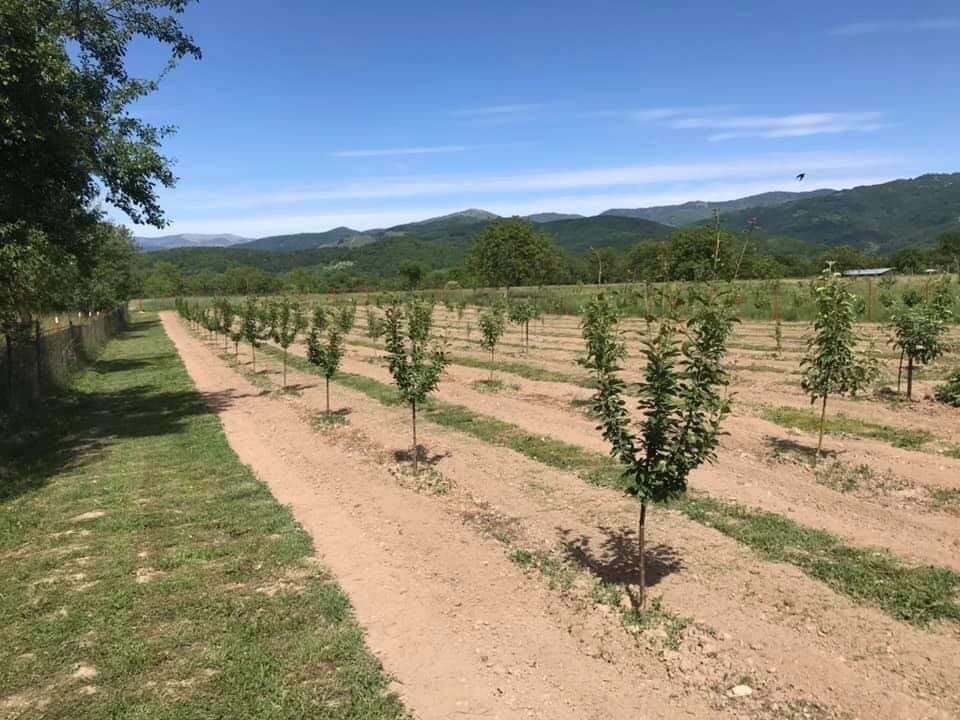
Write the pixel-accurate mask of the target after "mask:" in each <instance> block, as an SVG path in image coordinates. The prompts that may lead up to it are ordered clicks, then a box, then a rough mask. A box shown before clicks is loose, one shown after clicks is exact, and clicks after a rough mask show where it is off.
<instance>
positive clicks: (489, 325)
mask: <svg viewBox="0 0 960 720" xmlns="http://www.w3.org/2000/svg"><path fill="white" fill-rule="evenodd" d="M478 322H479V323H480V333H481V336H480V347H482V348H483V349H484V350H489V351H490V379H491V380H493V362H494V353H495V352H496V350H497V343H499V342H500V338H502V337H503V331H504V329H505V326H506V322H505V320H504V310H503V305H502V304H500V303H499V302H497V303H494V304H493V305H491V306H490V307H488V308H487V309H486V310H484V311H483V312H482V313H480V318H479V320H478Z"/></svg>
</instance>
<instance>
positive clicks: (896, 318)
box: [890, 297, 951, 400]
mask: <svg viewBox="0 0 960 720" xmlns="http://www.w3.org/2000/svg"><path fill="white" fill-rule="evenodd" d="M950 315H951V312H950V310H949V308H948V306H947V305H946V304H945V303H943V302H941V301H940V299H939V298H937V297H935V298H934V300H932V301H930V302H917V303H915V304H912V305H909V304H907V303H905V302H901V303H899V305H898V307H897V308H896V309H895V310H894V311H893V313H892V315H891V321H890V329H891V330H892V331H893V340H892V341H891V344H892V345H893V347H895V348H897V349H899V350H900V353H901V366H902V359H903V358H906V361H907V399H908V400H911V399H913V371H914V369H915V367H916V366H917V365H926V364H928V363H931V362H933V361H934V360H936V359H937V358H938V357H940V356H941V355H943V353H944V352H945V351H946V346H945V344H944V341H943V335H944V333H945V332H946V330H947V320H948V319H949V318H950ZM899 377H900V376H899V374H898V376H897V392H900V379H899Z"/></svg>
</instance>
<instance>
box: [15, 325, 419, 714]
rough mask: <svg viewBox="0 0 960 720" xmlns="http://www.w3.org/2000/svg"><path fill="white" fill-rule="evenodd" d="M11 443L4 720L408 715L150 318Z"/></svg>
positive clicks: (341, 603)
mask: <svg viewBox="0 0 960 720" xmlns="http://www.w3.org/2000/svg"><path fill="white" fill-rule="evenodd" d="M214 401H217V402H228V401H229V400H228V398H215V399H214ZM0 430H2V433H0V438H2V439H0V457H3V458H4V461H3V462H2V463H0V559H2V562H0V588H2V590H0V613H2V615H3V618H4V622H3V623H2V625H0V646H2V648H3V649H2V651H0V659H2V663H0V717H3V718H7V717H10V718H13V717H16V718H47V719H56V718H63V719H70V720H81V719H83V718H91V719H92V718H97V719H99V718H138V719H150V720H152V719H160V718H164V719H170V720H174V719H182V718H258V719H270V720H279V719H281V718H290V719H291V720H292V719H293V718H304V717H323V718H331V719H335V718H336V719H340V718H342V719H347V718H355V719H357V720H360V719H361V718H362V719H365V720H366V719H379V718H399V717H404V716H405V711H404V709H403V708H402V706H401V704H400V702H399V700H398V699H397V698H396V697H395V696H394V695H393V694H391V693H389V692H388V690H387V678H386V677H385V676H384V674H383V673H382V671H381V669H380V667H379V665H378V663H377V662H376V660H375V659H374V658H373V657H372V656H370V655H369V654H368V652H367V651H366V649H365V647H364V644H363V635H362V631H361V630H360V628H358V627H357V625H356V624H355V622H354V620H353V618H352V614H351V610H350V607H349V603H348V601H347V598H346V597H345V595H344V594H343V593H342V592H341V590H340V589H339V588H338V587H337V586H336V584H334V583H333V582H332V580H331V579H330V577H329V576H328V575H327V574H326V573H325V571H324V569H323V568H322V567H320V566H318V565H317V564H316V562H315V561H314V558H313V549H312V547H311V543H310V540H309V538H308V537H307V535H306V534H305V533H304V531H303V530H302V529H301V528H300V527H299V526H298V525H297V523H296V522H295V521H294V520H293V519H292V517H291V516H290V514H289V512H288V511H287V510H286V509H285V508H283V507H281V506H280V505H279V504H277V502H276V501H275V500H274V499H273V497H272V496H271V495H270V493H269V491H268V490H267V488H266V487H265V486H264V485H263V484H261V483H260V482H259V481H258V480H257V479H256V478H255V477H254V476H253V474H252V472H251V471H250V470H249V469H248V468H247V467H246V466H244V465H242V464H241V463H240V462H239V461H238V459H237V458H236V456H235V455H234V453H233V451H232V450H231V449H230V447H229V446H228V444H227V441H226V438H225V436H224V434H223V432H222V429H221V427H220V424H219V422H218V421H217V419H216V417H215V416H214V415H212V414H211V413H210V412H209V410H208V408H207V405H206V404H205V402H204V400H203V398H202V397H201V396H200V395H199V394H198V393H197V392H196V390H195V389H194V387H193V385H192V383H191V381H190V379H189V377H188V376H187V374H186V371H185V370H184V368H183V366H182V364H181V363H180V360H179V359H178V357H177V355H176V353H175V351H174V349H173V346H172V345H171V343H170V342H169V340H168V339H167V337H166V335H165V334H164V332H163V330H162V328H161V327H160V325H159V323H158V322H157V321H156V319H155V318H150V319H147V320H145V321H141V322H138V323H136V324H134V325H133V326H132V327H131V328H130V330H129V331H128V332H126V333H124V334H123V335H122V336H121V337H120V338H118V339H117V340H114V341H113V342H111V343H110V344H109V345H108V346H107V348H106V350H105V351H104V353H103V354H102V355H101V356H100V358H99V360H98V361H97V362H96V363H95V364H94V365H93V366H92V367H91V368H89V369H88V370H86V371H85V372H83V373H82V374H81V375H79V376H78V377H77V379H76V380H75V381H74V383H73V385H72V387H71V389H70V390H69V391H68V392H66V393H64V394H63V395H62V396H60V397H58V398H56V399H55V400H54V401H52V402H51V403H50V405H49V407H48V408H47V409H46V411H45V412H44V414H43V415H41V416H35V417H32V418H26V419H20V420H18V421H17V422H12V421H10V420H7V421H5V423H4V425H3V426H2V427H0Z"/></svg>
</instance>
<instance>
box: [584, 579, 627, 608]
mask: <svg viewBox="0 0 960 720" xmlns="http://www.w3.org/2000/svg"><path fill="white" fill-rule="evenodd" d="M590 594H591V596H592V597H593V602H594V603H596V604H597V605H607V606H609V607H612V608H614V609H617V610H619V609H620V607H621V602H622V601H623V588H622V587H621V586H620V585H618V584H617V583H610V582H603V581H602V580H601V581H599V582H597V583H596V584H595V585H594V586H593V590H592V591H591V593H590Z"/></svg>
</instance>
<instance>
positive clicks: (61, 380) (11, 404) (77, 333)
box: [0, 307, 127, 413]
mask: <svg viewBox="0 0 960 720" xmlns="http://www.w3.org/2000/svg"><path fill="white" fill-rule="evenodd" d="M126 322H127V309H126V308H125V307H122V308H117V309H116V310H114V311H112V312H107V313H101V314H100V315H99V316H98V317H94V318H92V319H90V320H89V321H87V322H85V323H84V324H82V325H74V324H73V323H72V322H70V321H68V324H67V326H66V327H64V328H63V329H62V330H56V331H53V332H51V331H49V329H46V330H45V329H44V328H43V327H42V326H41V323H40V321H39V320H36V321H34V322H33V323H31V324H29V325H25V326H22V327H20V328H19V329H18V330H17V331H16V332H13V333H9V334H4V335H3V336H2V338H3V345H2V347H0V411H4V412H7V413H15V412H23V411H25V410H29V409H30V408H31V407H33V406H34V405H36V404H38V403H40V402H42V401H43V400H44V399H45V398H46V397H47V396H48V395H49V393H50V391H51V390H52V389H54V388H57V387H62V386H64V385H65V384H66V383H67V381H69V379H70V377H71V376H72V375H73V374H74V373H75V372H76V371H77V370H78V369H79V368H80V367H82V366H83V365H84V364H85V363H87V362H90V361H92V360H93V359H94V358H96V356H97V355H98V354H99V353H100V350H102V349H103V346H104V345H106V343H107V341H108V340H110V339H111V338H112V337H114V336H115V335H116V334H117V333H118V332H120V330H121V329H122V328H123V327H124V326H125V325H126Z"/></svg>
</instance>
